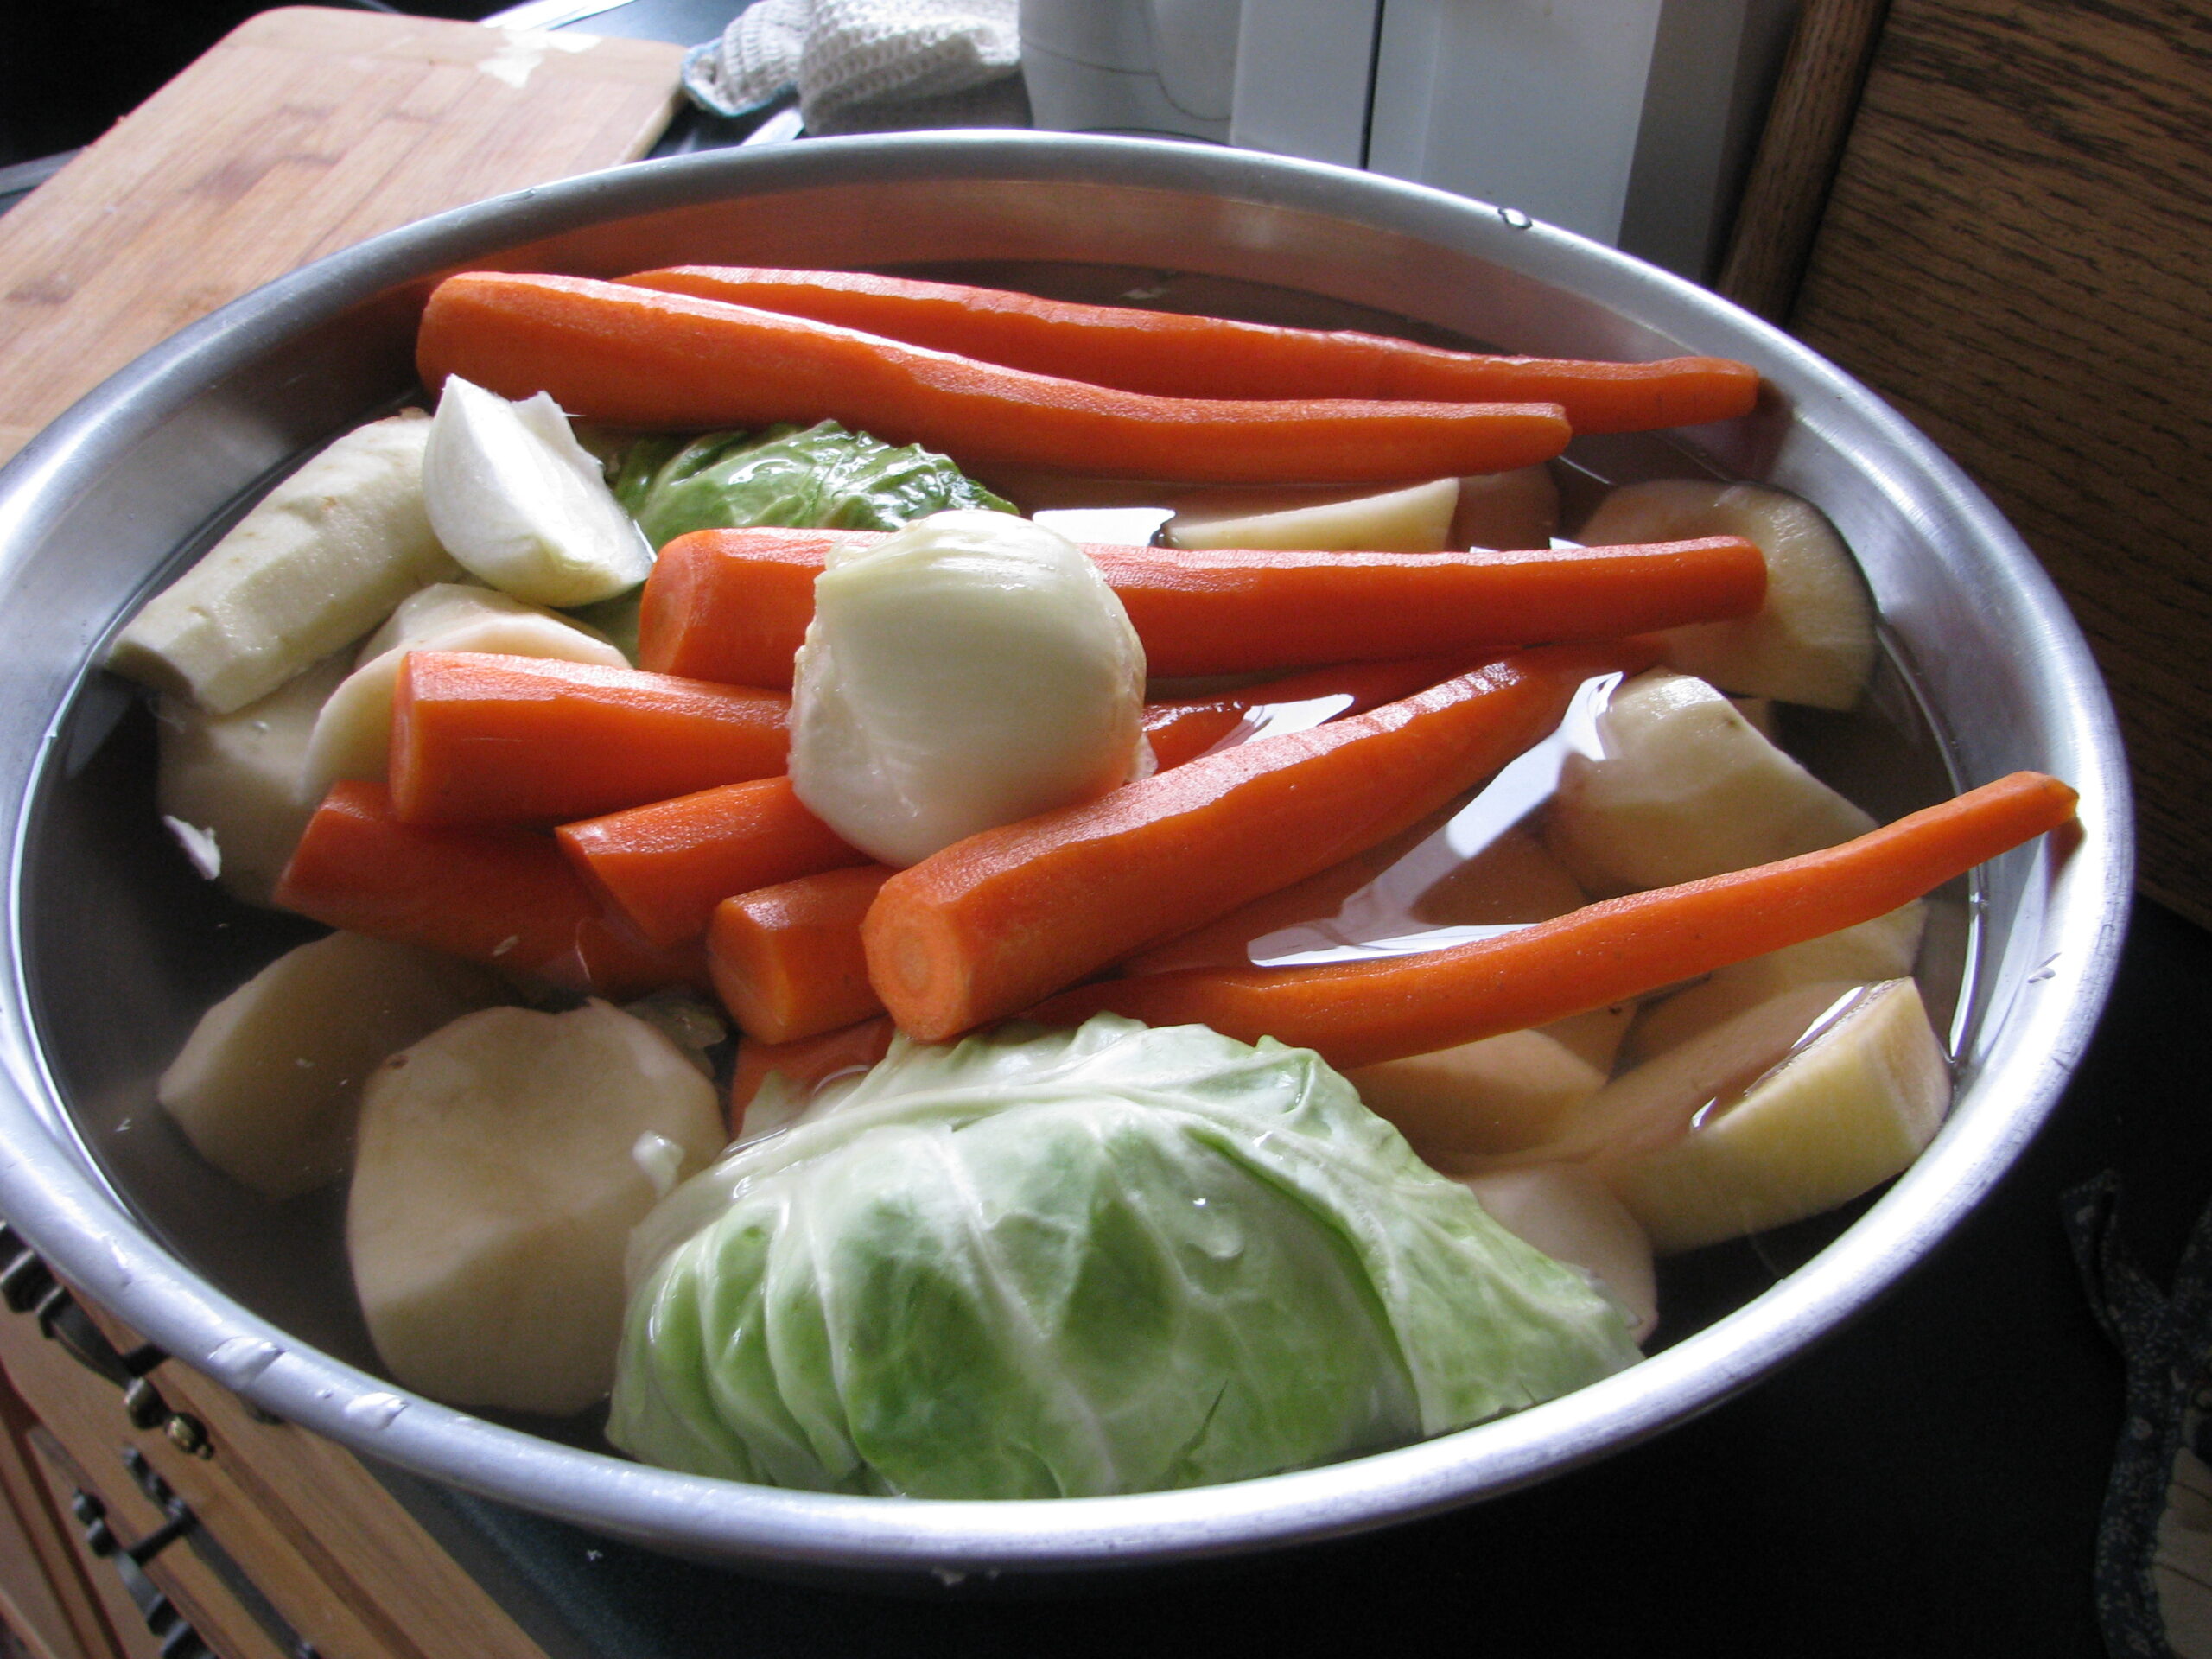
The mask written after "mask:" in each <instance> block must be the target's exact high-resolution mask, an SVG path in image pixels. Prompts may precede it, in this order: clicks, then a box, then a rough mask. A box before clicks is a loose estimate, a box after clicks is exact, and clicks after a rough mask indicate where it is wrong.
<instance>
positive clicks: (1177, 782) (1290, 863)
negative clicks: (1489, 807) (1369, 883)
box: [861, 645, 1649, 1041]
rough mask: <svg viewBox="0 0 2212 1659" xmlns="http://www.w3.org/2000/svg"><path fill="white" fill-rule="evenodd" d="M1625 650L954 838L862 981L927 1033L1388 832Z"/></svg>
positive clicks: (921, 871) (1529, 661)
mask: <svg viewBox="0 0 2212 1659" xmlns="http://www.w3.org/2000/svg"><path fill="white" fill-rule="evenodd" d="M1648 661H1649V654H1648V653H1647V652H1643V651H1640V650H1639V649H1638V648H1637V646H1635V645H1613V646H1610V647H1601V646H1552V647H1548V648H1547V649H1544V650H1541V651H1534V652H1524V653H1522V654H1521V655H1519V656H1516V657H1509V658H1503V659H1501V660H1500V661H1498V662H1495V663H1492V664H1489V665H1488V666H1486V667H1484V668H1481V669H1478V670H1477V671H1474V672H1472V673H1470V674H1465V675H1461V676H1459V677H1457V678H1455V679H1452V680H1448V681H1446V683H1443V684H1442V685H1439V686H1434V687H1432V688H1431V689H1430V690H1427V691H1423V692H1421V693H1419V694H1417V695H1416V696H1411V697H1408V698H1405V699H1403V700H1402V701H1401V702H1394V703H1389V704H1388V705H1386V706H1385V707H1383V708H1381V709H1375V710H1373V711H1372V712H1370V713H1368V714H1364V715H1352V716H1351V717H1350V718H1349V719H1344V720H1338V721H1331V722H1330V723H1328V724H1327V725H1325V726H1317V727H1315V728H1313V729H1311V730H1309V731H1303V732H1293V733H1289V734H1285V735H1283V736H1281V737H1275V738H1270V739H1268V740H1267V741H1262V742H1258V743H1248V744H1244V745H1243V746H1241V747H1236V748H1231V749H1224V750H1223V751H1221V752H1220V753H1216V754H1210V755H1207V756H1205V758H1203V759H1202V760H1192V761H1190V762H1188V763H1186V764H1185V765H1183V766H1178V767H1176V768H1175V769H1174V770H1173V771H1172V772H1160V773H1158V774H1156V775H1155V776H1154V777H1151V778H1147V779H1142V780H1141V781H1139V782H1137V783H1134V784H1128V785H1124V786H1123V787H1122V788H1120V789H1117V790H1115V791H1112V792H1111V793H1110V794H1108V795H1104V796H1102V797H1100V798H1098V799H1097V800H1096V801H1092V802H1089V803H1087V804H1083V805H1079V806H1072V807H1065V808H1063V809H1061V810H1058V811H1056V812H1047V813H1044V814H1041V815H1040V816H1039V817H1033V818H1028V819H1025V820H1023V821H1022V822H1020V823H1012V824H1007V825H1005V826H1003V827H1002V828H1000V829H988V830H985V831H984V832H983V833H982V834H981V835H976V836H969V838H968V839H966V840H965V841H960V842H954V843H953V844H952V845H951V846H950V847H948V848H946V849H944V851H943V852H940V853H937V854H934V855H931V856H930V857H928V858H925V859H924V860H923V861H921V862H920V863H918V864H916V865H913V866H912V867H911V868H907V869H905V870H902V871H900V872H899V874H897V875H895V876H893V877H892V879H891V880H888V881H887V882H886V883H885V884H884V886H883V890H882V892H881V893H878V894H877V895H876V901H875V904H874V906H873V907H872V908H871V909H870V911H869V912H868V921H867V923H866V925H865V926H864V927H863V928H862V930H861V931H862V937H863V939H864V941H865V943H866V945H867V948H868V976H869V978H870V979H871V980H872V981H873V982H874V985H875V988H876V993H877V995H880V997H882V999H883V1003H884V1006H885V1007H887V1008H888V1009H889V1010H890V1012H891V1014H892V1016H893V1018H894V1019H896V1020H898V1022H899V1028H900V1029H901V1030H903V1031H905V1032H906V1033H909V1034H910V1035H912V1036H915V1037H919V1038H922V1039H926V1040H931V1041H935V1040H940V1039H944V1038H947V1037H950V1036H952V1035H954V1034H955V1033H959V1032H962V1031H965V1030H967V1029H968V1028H969V1027H971V1026H975V1025H979V1024H981V1023H982V1022H983V1021H984V1020H995V1019H997V1018H998V1017H1000V1016H1001V1015H1002V1014H1011V1013H1013V1012H1014V1010H1016V1009H1018V1008H1022V1007H1027V1006H1029V1005H1030V1004H1031V1003H1033V1002H1034V1001H1037V1000H1038V999H1039V997H1042V996H1046V995H1050V994H1051V993H1052V991H1054V990H1057V989H1058V988H1061V987H1064V986H1066V985H1070V984H1072V983H1073V982H1076V981H1077V980H1078V979H1080V978H1082V977H1083V976H1084V975H1086V974H1089V973H1092V972H1094V971H1096V969H1100V968H1103V967H1104V966H1105V965H1106V964H1108V963H1111V962H1115V961H1117V960H1119V959H1120V958H1121V957H1125V956H1127V955H1128V953H1129V952H1130V951H1132V950H1136V949H1138V948H1139V947H1141V946H1142V945H1146V944H1151V943H1152V942H1153V941H1154V940H1156V939H1160V938H1166V937H1167V936H1169V935H1170V934H1173V933H1179V932H1182V931H1185V930H1187V929H1189V928H1192V927H1195V926H1197V925H1199V924H1200V923H1203V922H1205V921H1209V920H1211V918H1214V917H1216V916H1218V915H1221V914H1223V913H1224V912H1227V911H1229V910H1231V909H1234V908H1235V907H1236V906H1238V905H1241V904H1243V903H1244V902H1245V901H1246V900H1248V899H1254V898H1256V897H1258V896H1259V895H1260V894H1262V893H1268V892H1272V891H1273V890H1274V889H1275V888H1277V887H1286V886H1287V885H1288V884H1289V883H1291V882H1293V881H1297V880H1303V879H1304V878H1305V877H1306V876H1308V875H1311V874H1313V873H1314V872H1315V871H1316V870H1321V869H1325V868H1328V867H1329V866H1330V865H1332V864H1334V863H1336V862H1338V861H1339V860H1342V859H1344V858H1348V857H1350V856H1351V855H1352V854H1354V853H1357V852H1358V851H1359V850H1361V849H1363V848H1365V847H1370V846H1372V845H1373V844H1374V843H1375V842H1378V841H1381V840H1383V839H1385V838H1386V837H1388V836H1392V835H1395V834H1396V833H1397V832H1398V831H1399V830H1400V829H1404V828H1405V827H1406V826H1407V825H1408V824H1410V823H1414V822H1416V821H1417V820H1419V819H1420V818H1421V817H1423V816H1425V815H1426V814H1427V813H1428V812H1431V811H1433V810H1434V809H1435V808H1437V807H1438V806H1440V805H1441V804H1443V803H1444V802H1446V800H1449V799H1450V798H1452V796H1454V795H1457V794H1459V792H1460V791H1463V790H1465V789H1467V788H1468V787H1470V786H1471V785H1473V784H1475V783H1477V782H1478V781H1479V780H1481V779H1484V778H1486V777H1488V776H1489V775H1490V774H1491V772H1496V771H1497V769H1498V768H1499V767H1501V766H1503V765H1504V764H1505V763H1506V762H1507V761H1508V760H1511V759H1512V758H1513V757H1514V756H1516V754H1519V753H1522V751H1523V750H1525V749H1527V748H1528V747H1530V746H1531V745H1532V744H1534V743H1535V741H1537V740H1538V739H1539V738H1541V736H1543V734H1545V733H1546V732H1548V731H1549V730H1550V729H1552V728H1553V727H1554V726H1555V725H1556V724H1557V723H1558V721H1559V719H1560V715H1562V714H1563V713H1564V712H1565V710H1566V709H1567V703H1568V701H1569V699H1570V698H1571V697H1572V696H1573V694H1574V691H1575V690H1576V689H1577V688H1578V687H1579V686H1580V685H1581V683H1583V681H1584V680H1585V679H1586V678H1587V677H1589V676H1591V675H1593V674H1599V673H1604V672H1606V671H1611V670H1619V669H1624V668H1629V667H1636V666H1642V665H1643V664H1644V663H1646V662H1648Z"/></svg>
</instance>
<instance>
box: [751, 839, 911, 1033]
mask: <svg viewBox="0 0 2212 1659" xmlns="http://www.w3.org/2000/svg"><path fill="white" fill-rule="evenodd" d="M890 875H891V872H890V871H889V870H888V869H887V868H884V867H883V866H882V865H880V864H862V865H858V866H855V867H854V868H850V869H842V870H825V871H823V873H822V874H819V875H809V876H803V877H801V878H800V879H799V880H796V881H785V882H780V883H779V884H778V885H776V886H775V887H763V888H761V889H760V891H758V892H756V893H740V894H738V895H737V896H736V897H735V898H732V899H723V900H722V902H721V904H719V905H717V906H715V915H714V920H713V921H712V922H710V923H709V925H708V927H707V969H708V971H709V973H711V974H712V975H713V976H714V980H715V992H716V994H717V995H720V996H721V1000H722V1006H723V1007H726V1008H728V1010H729V1014H730V1018H731V1019H733V1020H736V1021H737V1026H738V1029H739V1030H741V1031H742V1032H744V1033H746V1035H747V1036H748V1037H757V1038H759V1039H760V1040H761V1041H762V1042H766V1043H790V1042H796V1041H798V1039H800V1038H802V1037H818V1036H820V1035H821V1034H822V1033H823V1032H825V1031H835V1030H836V1029H837V1028H838V1027H841V1026H849V1025H851V1024H853V1023H854V1022H855V1020H865V1019H867V1018H868V1016H869V1015H870V1014H880V1013H882V1012H883V1002H882V1000H881V999H880V998H879V997H878V996H877V995H876V994H875V988H874V987H873V986H872V985H870V984H869V983H868V959H867V957H866V955H865V954H864V953H863V952H862V950H861V920H862V918H865V917H866V916H867V914H868V906H870V905H871V904H873V903H874V900H875V895H876V893H877V891H878V890H879V889H880V888H881V887H882V886H883V884H884V882H885V881H886V880H888V879H889V877H890Z"/></svg>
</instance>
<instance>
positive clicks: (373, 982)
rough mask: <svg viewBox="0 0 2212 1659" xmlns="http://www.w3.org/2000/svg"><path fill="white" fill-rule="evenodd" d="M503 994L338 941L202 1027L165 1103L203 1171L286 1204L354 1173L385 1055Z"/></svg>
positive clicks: (297, 957) (204, 1018)
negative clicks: (369, 1093)
mask: <svg viewBox="0 0 2212 1659" xmlns="http://www.w3.org/2000/svg"><path fill="white" fill-rule="evenodd" d="M504 995H505V986H504V984H503V983H502V982H501V981H500V980H499V976H497V975H495V974H493V973H491V972H490V971H488V970H487V969H482V968H479V967H477V966H475V965H474V963H466V962H460V961H457V960H455V959H454V958H453V957H444V956H440V955H439V954H437V953H436V952H435V951H431V950H422V949H420V948H419V947H417V946H415V945H411V944H391V942H389V941H388V940H385V939H372V938H368V937H367V936H366V935H365V934H360V933H333V934H332V935H330V937H329V938H322V939H317V940H315V942H314V943H313V944H303V945H301V946H300V947H299V948H298V949H297V950H290V951H288V952H286V953H285V954H284V955H283V956H281V957H278V958H277V960H276V961H275V962H273V963H270V964H269V966H268V967H266V968H264V969H262V970H261V971H260V972H259V973H257V974H256V975H255V976H253V977H252V978H251V979H250V980H248V981H246V982H245V984H243V985H241V986H239V987H238V989H236V990H235V991H232V993H231V994H230V995H228V996H226V997H225V998H224V999H223V1000H222V1001H219V1002H218V1003H217V1004H216V1005H215V1006H214V1007H212V1008H210V1009H208V1010H207V1013H206V1014H203V1015H201V1016H200V1023H199V1024H198V1025H197V1026H195V1027H193V1031H192V1035H191V1036H190V1037H189V1038H188V1039H186V1040H185V1045H184V1047H183V1049H182V1051H181V1052H179V1054H178V1055H177V1057H176V1058H175V1060H174V1061H173V1062H172V1063H171V1064H170V1065H169V1069H168V1071H164V1072H163V1073H162V1081H161V1084H160V1087H159V1089H158V1090H157V1095H158V1097H159V1099H160V1100H161V1103H162V1106H163V1107H165V1108H167V1109H168V1114H169V1116H171V1117H173V1118H175V1120H176V1122H177V1127H178V1128H181V1129H182V1130H183V1131H184V1133H185V1136H186V1138H187V1139H188V1140H189V1141H191V1142H192V1144H193V1146H194V1148H195V1149H196V1150H197V1151H198V1152H199V1154H200V1156H201V1157H203V1158H205V1159H206V1160H207V1161H208V1162H209V1163H211V1164H213V1165H214V1166H215V1167H216V1168H218V1169H219V1170H221V1171H222V1172H223V1173H225V1174H226V1175H228V1176H230V1177H231V1178H232V1179H234V1180H237V1181H239V1182H242V1183H243V1184H244V1185H247V1186H250V1187H251V1188H253V1190H254V1191H255V1192H259V1193H261V1194H262V1195H263V1196H264V1197H265V1198H291V1197H292V1196H294V1195H295V1194H296V1193H300V1192H310V1191H312V1190H313V1189H315V1187H318V1186H321V1185H323V1184H324V1183H326V1182H328V1181H334V1180H336V1179H338V1178H339V1177H340V1175H342V1174H344V1173H346V1159H347V1157H348V1156H349V1154H351V1153H352V1151H353V1119H354V1114H355V1112H356V1110H357V1109H358V1108H359V1103H360V1098H361V1090H362V1089H363V1087H364V1086H365V1084H366V1083H367V1082H368V1079H369V1076H370V1074H371V1073H372V1072H373V1071H375V1070H376V1068H377V1067H378V1065H381V1064H382V1063H383V1061H384V1059H385V1057H386V1056H387V1055H390V1054H392V1053H395V1052H397V1051H398V1050H400V1049H403V1048H404V1047H406V1046H408V1045H409V1044H410V1043H412V1042H416V1041H418V1040H420V1039H422V1038H423V1037H426V1036H428V1035H429V1033H431V1032H434V1031H435V1030H436V1029H437V1028H438V1027H441V1026H442V1025H444V1024H446V1023H447V1022H448V1021H449V1020H457V1019H459V1018H460V1017H461V1015H462V1014H469V1013H473V1012H474V1011H475V1010H476V1009H478V1008H483V1007H491V1006H492V1005H493V1004H494V1003H496V1002H499V1001H502V1000H503V998H504Z"/></svg>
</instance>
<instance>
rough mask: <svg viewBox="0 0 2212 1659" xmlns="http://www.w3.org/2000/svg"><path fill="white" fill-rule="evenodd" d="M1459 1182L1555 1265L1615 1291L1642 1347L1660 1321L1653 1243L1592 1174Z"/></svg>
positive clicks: (1499, 1174)
mask: <svg viewBox="0 0 2212 1659" xmlns="http://www.w3.org/2000/svg"><path fill="white" fill-rule="evenodd" d="M1459 1185H1462V1186H1464V1187H1465V1188H1466V1189H1467V1190H1468V1191H1469V1192H1471V1193H1473V1194H1474V1195H1475V1196H1476V1197H1477V1198H1479V1199H1481V1200H1482V1205H1483V1208H1484V1209H1485V1210H1487V1211H1490V1213H1491V1217H1492V1218H1493V1219H1495V1220H1496V1221H1497V1224H1499V1225H1500V1226H1502V1227H1503V1228H1504V1229H1505V1230H1507V1231H1508V1232H1510V1233H1511V1234H1513V1235H1514V1236H1516V1237H1517V1238H1519V1239H1520V1240H1521V1241H1522V1243H1528V1244H1533V1245H1535V1247H1536V1248H1537V1249H1540V1250H1541V1251H1542V1252H1543V1253H1544V1254H1545V1255H1548V1256H1550V1257H1551V1258H1552V1259H1553V1260H1554V1261H1555V1262H1567V1264H1568V1265H1569V1266H1571V1267H1577V1268H1581V1269H1582V1270H1583V1271H1584V1272H1585V1273H1587V1274H1590V1276H1591V1277H1592V1278H1593V1279H1595V1280H1597V1281H1598V1282H1599V1284H1601V1285H1603V1286H1605V1288H1606V1289H1607V1290H1610V1291H1611V1292H1612V1293H1613V1295H1614V1297H1615V1299H1616V1300H1618V1301H1619V1302H1620V1304H1621V1306H1623V1307H1624V1308H1626V1309H1627V1310H1628V1313H1629V1317H1630V1319H1632V1320H1633V1321H1634V1328H1633V1330H1632V1332H1631V1333H1630V1334H1631V1335H1632V1336H1633V1337H1634V1338H1635V1339H1636V1340H1637V1342H1639V1343H1640V1342H1642V1341H1643V1339H1644V1338H1646V1337H1648V1336H1649V1335H1650V1334H1651V1333H1652V1332H1653V1331H1654V1330H1656V1328H1657V1327H1658V1324H1659V1285H1658V1278H1657V1275H1656V1274H1655V1273H1654V1272H1653V1271H1652V1267H1651V1241H1650V1240H1649V1239H1648V1238H1646V1237H1645V1236H1644V1235H1643V1228H1642V1227H1641V1226H1639V1225H1638V1224H1637V1219H1636V1217H1634V1216H1632V1215H1630V1213H1629V1212H1628V1211H1627V1209H1626V1208H1625V1207H1624V1206H1623V1205H1622V1204H1621V1201H1620V1200H1619V1199H1618V1198H1615V1197H1614V1196H1613V1194H1612V1193H1611V1191H1610V1190H1608V1189H1607V1187H1606V1185H1605V1183H1604V1182H1603V1181H1601V1180H1599V1179H1598V1178H1597V1177H1596V1176H1595V1175H1592V1173H1590V1172H1589V1171H1588V1170H1586V1169H1582V1168H1580V1167H1578V1166H1575V1165H1573V1164H1540V1165H1537V1166H1535V1167H1533V1168H1529V1169H1502V1170H1497V1171H1495V1172H1493V1173H1490V1174H1486V1175H1467V1176H1461V1177H1460V1178H1459Z"/></svg>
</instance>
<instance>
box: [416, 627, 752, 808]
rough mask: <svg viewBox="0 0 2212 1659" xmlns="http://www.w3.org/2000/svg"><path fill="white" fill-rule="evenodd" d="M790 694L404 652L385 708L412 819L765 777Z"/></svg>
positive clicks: (583, 667) (593, 802)
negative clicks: (387, 706)
mask: <svg viewBox="0 0 2212 1659" xmlns="http://www.w3.org/2000/svg"><path fill="white" fill-rule="evenodd" d="M790 752H791V699H790V698H789V697H788V696H785V695H784V694H783V693H782V692H780V691H764V690H754V689H753V688H751V687H747V686H735V685H726V684H709V683H707V682H705V681H702V680H687V679H679V678H677V677H674V676H671V675H667V674H649V673H644V672H641V671H639V670H637V669H630V668H607V667H603V666H601V665H600V664H595V663H564V662H556V661H554V660H552V659H550V658H532V657H505V656H498V655H493V654H492V653H489V652H467V651H416V652H409V653H408V655H407V657H406V658H405V660H404V662H403V663H402V664H401V665H400V671H399V684H398V688H397V690H396V691H395V692H394V693H393V696H392V708H391V798H392V804H393V807H394V809H395V810H397V812H398V814H399V816H400V817H401V818H403V819H404V820H405V821H406V822H407V823H423V824H495V823H505V824H555V823H565V822H568V821H569V820H571V819H575V818H588V817H594V816H596V815H598V814H600V813H604V812H613V811H618V810H621V809H622V808H624V807H631V806H639V805H642V804H645V802H648V801H660V800H666V799H667V798H669V797H671V796H673V795H688V794H690V793H691V792H692V791H696V790H702V789H709V788H712V787H713V786H715V785H718V784H734V783H741V782H743V781H745V780H746V779H752V778H766V777H772V776H774V775H775V774H777V773H779V772H782V771H783V770H784V768H785V765H786V763H787V760H788V758H789V755H790Z"/></svg>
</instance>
